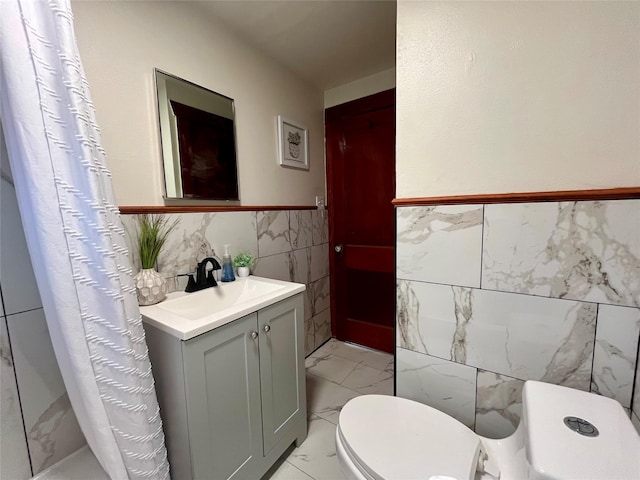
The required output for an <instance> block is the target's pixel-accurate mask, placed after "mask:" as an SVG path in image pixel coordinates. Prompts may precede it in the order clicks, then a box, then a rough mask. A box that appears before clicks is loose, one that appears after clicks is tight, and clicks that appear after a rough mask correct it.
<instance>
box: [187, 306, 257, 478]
mask: <svg viewBox="0 0 640 480" xmlns="http://www.w3.org/2000/svg"><path fill="white" fill-rule="evenodd" d="M256 327H257V318H256V314H255V313H254V314H252V315H248V316H247V317H245V318H242V319H240V320H236V321H235V322H232V323H230V324H229V325H225V326H224V327H220V328H217V329H215V330H213V331H211V332H208V333H206V334H203V335H200V336H198V337H196V338H194V339H191V340H189V341H187V342H184V347H183V352H184V365H185V389H186V391H187V411H188V417H189V419H188V423H189V439H190V443H191V445H185V448H189V447H190V448H191V458H192V465H193V472H192V473H193V478H194V479H197V480H205V479H216V480H218V479H230V478H234V479H238V478H253V477H254V476H255V472H254V469H255V468H256V464H258V463H260V461H261V459H262V435H261V432H262V425H261V415H260V374H259V369H260V367H259V365H258V361H259V354H258V348H259V347H258V339H257V338H252V335H251V334H252V332H253V333H257V332H256ZM176 388H180V386H179V385H176Z"/></svg>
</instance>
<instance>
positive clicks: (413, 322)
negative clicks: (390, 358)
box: [398, 282, 596, 390]
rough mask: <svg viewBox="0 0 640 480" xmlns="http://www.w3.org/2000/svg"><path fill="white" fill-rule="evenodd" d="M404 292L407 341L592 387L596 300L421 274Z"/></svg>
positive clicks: (507, 370)
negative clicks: (481, 286) (458, 283)
mask: <svg viewBox="0 0 640 480" xmlns="http://www.w3.org/2000/svg"><path fill="white" fill-rule="evenodd" d="M398 294H399V295H401V296H403V297H401V298H400V299H399V300H398V308H399V309H401V310H399V311H398V318H399V320H398V328H399V329H400V330H401V331H400V332H399V333H398V335H399V339H400V342H401V345H403V346H404V345H406V346H407V347H411V348H412V349H413V350H416V351H419V352H422V353H428V354H429V355H432V356H436V357H440V358H444V359H448V360H452V361H455V362H458V363H462V364H466V365H472V366H474V367H478V368H482V369H484V370H490V371H493V372H497V373H500V374H503V375H509V376H512V377H515V378H520V379H523V380H526V379H535V380H542V381H546V382H550V383H557V384H561V385H566V386H571V387H574V388H579V389H582V390H589V383H590V376H591V361H592V355H593V341H594V337H595V315H596V306H595V305H594V304H590V303H582V302H572V301H566V300H558V299H549V298H540V297H533V296H528V295H517V294H509V293H500V292H491V291H484V290H476V289H470V288H463V287H451V286H446V285H435V284H426V283H420V282H407V284H404V285H403V287H402V288H399V289H398ZM405 339H406V340H405ZM403 342H404V343H403Z"/></svg>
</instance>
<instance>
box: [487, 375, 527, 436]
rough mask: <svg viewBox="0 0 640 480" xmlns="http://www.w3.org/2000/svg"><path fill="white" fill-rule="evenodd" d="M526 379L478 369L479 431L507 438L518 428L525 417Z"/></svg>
mask: <svg viewBox="0 0 640 480" xmlns="http://www.w3.org/2000/svg"><path fill="white" fill-rule="evenodd" d="M522 387H524V381H522V380H518V379H516V378H511V377H507V376H505V375H498V374H497V373H492V372H486V371H484V370H478V391H477V396H476V433H477V434H478V435H482V436H484V437H488V438H505V437H508V436H509V435H511V434H512V433H513V432H515V431H516V428H517V426H518V423H519V422H520V418H521V417H522Z"/></svg>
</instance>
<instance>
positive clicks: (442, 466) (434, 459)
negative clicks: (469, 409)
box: [336, 395, 481, 480]
mask: <svg viewBox="0 0 640 480" xmlns="http://www.w3.org/2000/svg"><path fill="white" fill-rule="evenodd" d="M336 437H337V441H338V442H339V444H341V445H339V447H342V448H343V450H344V453H345V454H346V456H347V457H348V458H349V459H350V461H351V463H352V464H353V466H354V467H355V468H357V469H358V470H359V471H360V472H361V473H362V476H363V477H364V478H368V479H373V480H403V479H417V478H420V479H429V478H431V477H434V478H438V477H440V478H443V479H444V478H447V477H450V478H455V479H460V480H462V479H469V480H472V479H473V478H474V475H475V471H476V466H477V464H478V456H479V454H480V450H481V443H480V438H479V437H478V436H477V435H476V434H475V433H473V432H472V431H471V430H470V429H469V428H467V427H466V426H464V425H463V424H462V423H460V422H458V421H457V420H455V419H453V418H451V417H449V416H448V415H446V414H445V413H442V412H440V411H438V410H436V409H434V408H431V407H429V406H427V405H423V404H421V403H418V402H414V401H412V400H408V399H405V398H399V397H391V396H385V395H363V396H361V397H356V398H354V399H353V400H350V401H349V402H347V404H346V405H345V406H344V408H343V409H342V411H341V413H340V419H339V421H338V430H337V433H336Z"/></svg>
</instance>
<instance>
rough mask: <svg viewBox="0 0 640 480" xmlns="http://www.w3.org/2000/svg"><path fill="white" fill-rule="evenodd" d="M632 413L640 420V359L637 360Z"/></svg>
mask: <svg viewBox="0 0 640 480" xmlns="http://www.w3.org/2000/svg"><path fill="white" fill-rule="evenodd" d="M631 411H632V412H633V413H635V415H636V416H637V417H638V418H640V358H638V359H637V360H636V381H635V388H634V390H633V403H632V404H631Z"/></svg>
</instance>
